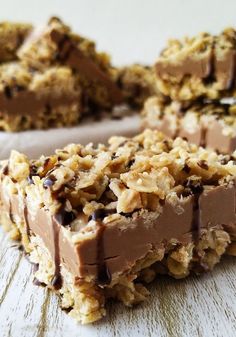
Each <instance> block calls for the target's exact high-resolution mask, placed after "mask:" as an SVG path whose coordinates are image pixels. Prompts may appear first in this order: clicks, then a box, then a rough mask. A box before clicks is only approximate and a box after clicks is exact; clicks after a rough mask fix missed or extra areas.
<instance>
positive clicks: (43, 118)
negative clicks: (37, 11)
mask: <svg viewBox="0 0 236 337" xmlns="http://www.w3.org/2000/svg"><path fill="white" fill-rule="evenodd" d="M0 42H1V46H0V130H4V131H22V130H27V129H45V128H50V127H62V126H72V125H76V124H78V122H79V121H80V119H81V117H83V116H84V115H87V114H91V115H95V114H99V113H102V112H104V110H107V111H111V110H112V109H113V107H116V106H119V105H121V104H124V103H126V104H129V106H130V107H131V106H132V107H135V108H137V107H139V106H140V105H141V104H142V103H143V101H144V100H145V99H146V98H147V97H148V96H150V95H151V93H152V85H153V79H154V76H153V71H152V70H151V69H149V68H145V67H142V66H140V65H135V66H132V67H128V68H121V69H118V68H115V67H113V66H112V64H111V62H110V58H109V56H108V54H106V53H99V52H97V51H96V46H95V43H94V42H93V41H90V40H88V39H86V38H84V37H82V36H80V35H77V34H74V33H73V32H72V31H71V29H70V28H69V27H68V26H67V25H65V24H64V23H63V22H62V21H61V20H60V19H58V18H55V17H53V18H51V19H50V20H49V22H48V24H47V25H46V26H45V27H42V28H40V27H39V28H33V27H32V26H30V25H27V24H14V23H2V24H1V25H0Z"/></svg>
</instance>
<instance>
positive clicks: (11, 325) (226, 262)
mask: <svg viewBox="0 0 236 337" xmlns="http://www.w3.org/2000/svg"><path fill="white" fill-rule="evenodd" d="M235 261H236V260H235V259H234V258H230V257H226V258H224V259H223V261H222V263H221V264H219V265H218V266H217V267H216V268H215V270H214V271H213V272H211V273H208V274H205V275H203V276H201V277H196V276H191V277H189V278H188V279H185V280H173V279H171V278H169V277H159V279H158V280H157V281H156V282H155V284H153V285H152V286H151V287H150V289H151V296H150V298H149V300H148V301H147V302H145V303H143V304H142V305H139V306H137V307H136V308H133V309H127V308H125V307H124V306H123V305H121V304H118V303H111V304H110V305H109V306H108V313H107V314H108V315H107V317H106V318H105V319H104V320H102V321H100V322H98V323H96V324H93V325H91V326H81V325H79V324H77V323H76V322H75V321H74V320H73V319H72V318H70V317H69V316H68V315H66V314H65V313H64V312H63V311H62V310H61V309H60V307H59V301H58V298H57V297H56V296H55V295H54V294H52V293H51V292H49V291H48V290H47V289H45V288H42V287H36V286H34V285H33V284H32V273H31V265H30V264H29V262H28V261H27V259H26V258H24V257H23V254H22V252H20V251H19V250H18V249H17V248H16V247H15V245H14V244H13V243H12V242H11V241H10V240H8V238H7V236H6V235H5V234H3V233H2V231H1V230H0V337H65V336H69V337H87V336H95V337H107V336H109V337H110V336H111V337H126V336H129V337H136V336H143V337H152V336H155V337H167V336H168V337H169V336H170V337H172V336H173V337H175V336H176V337H190V336H191V337H195V336H197V337H235V336H236V268H235Z"/></svg>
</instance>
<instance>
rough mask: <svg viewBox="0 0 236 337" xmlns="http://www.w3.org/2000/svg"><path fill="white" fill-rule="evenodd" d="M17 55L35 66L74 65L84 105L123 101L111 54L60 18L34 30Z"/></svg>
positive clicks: (54, 18)
mask: <svg viewBox="0 0 236 337" xmlns="http://www.w3.org/2000/svg"><path fill="white" fill-rule="evenodd" d="M18 56H19V58H20V60H21V61H22V62H23V63H25V64H27V65H28V66H30V67H33V68H34V69H44V68H48V67H51V66H55V65H63V66H67V67H69V68H70V69H72V70H73V73H74V76H75V78H76V81H77V82H78V83H79V85H80V86H81V87H82V99H83V102H84V107H87V106H88V107H90V108H91V107H92V108H95V107H96V108H103V109H109V108H111V107H113V106H114V105H117V104H120V103H122V102H123V97H122V92H121V90H120V89H119V88H118V86H117V84H116V83H115V75H116V70H115V68H114V67H113V66H112V65H111V63H110V58H109V56H108V55H107V54H105V53H99V52H97V51H96V45H95V43H94V42H93V41H90V40H88V39H86V38H84V37H82V36H80V35H77V34H74V33H73V32H72V31H71V29H70V28H69V26H66V25H65V24H64V23H63V22H62V21H61V20H60V19H59V18H56V17H53V18H51V19H50V20H49V22H48V24H47V25H46V26H45V27H43V28H42V29H38V28H37V29H35V30H33V31H32V33H31V34H30V35H29V37H28V38H27V39H26V40H25V42H24V44H23V45H22V46H21V48H20V49H19V51H18Z"/></svg>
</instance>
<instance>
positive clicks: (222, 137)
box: [143, 115, 236, 154]
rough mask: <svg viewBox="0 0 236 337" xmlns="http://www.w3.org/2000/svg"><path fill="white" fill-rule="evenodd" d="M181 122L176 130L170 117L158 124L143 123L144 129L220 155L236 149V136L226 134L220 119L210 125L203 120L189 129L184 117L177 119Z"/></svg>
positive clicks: (212, 121) (213, 120)
mask: <svg viewBox="0 0 236 337" xmlns="http://www.w3.org/2000/svg"><path fill="white" fill-rule="evenodd" d="M177 118H178V120H179V122H178V125H177V126H176V128H174V129H173V128H172V127H171V122H170V120H169V118H168V116H165V115H164V117H163V118H161V119H160V120H159V121H158V122H155V121H154V122H153V121H149V120H145V121H144V122H143V127H144V128H147V127H148V128H152V129H156V130H159V131H161V132H163V133H164V134H165V135H167V136H168V137H171V138H176V137H178V136H179V137H181V138H185V139H186V140H188V141H189V142H190V143H193V144H196V145H198V146H204V147H206V148H210V149H213V150H216V151H219V152H220V153H226V154H227V153H231V152H233V151H234V150H235V149H236V136H232V135H230V134H225V133H224V126H223V125H222V123H221V122H220V119H217V118H215V119H214V118H212V119H211V120H209V121H208V123H205V122H202V121H201V119H200V121H198V123H197V124H196V125H195V126H194V127H191V129H189V128H188V126H185V125H184V123H183V117H182V116H178V117H177Z"/></svg>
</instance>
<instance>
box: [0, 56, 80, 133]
mask: <svg viewBox="0 0 236 337" xmlns="http://www.w3.org/2000/svg"><path fill="white" fill-rule="evenodd" d="M81 110H82V108H81V89H80V87H79V86H77V84H76V80H75V78H74V76H73V73H72V71H71V69H69V68H67V67H63V66H60V67H59V66H58V67H50V68H46V69H44V70H42V71H36V70H34V71H32V70H30V69H29V68H28V67H26V66H24V65H23V64H22V63H20V62H8V63H3V64H2V65H0V130H4V131H22V130H28V129H45V128H49V127H62V126H71V125H75V124H77V123H78V121H79V117H80V113H81Z"/></svg>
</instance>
